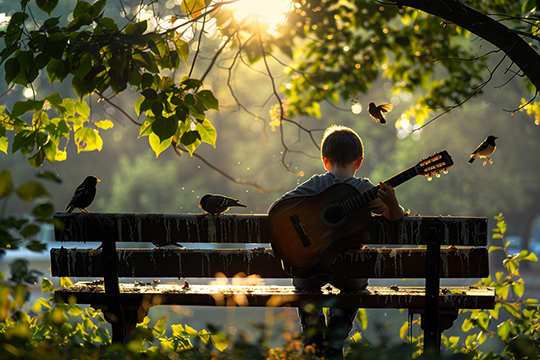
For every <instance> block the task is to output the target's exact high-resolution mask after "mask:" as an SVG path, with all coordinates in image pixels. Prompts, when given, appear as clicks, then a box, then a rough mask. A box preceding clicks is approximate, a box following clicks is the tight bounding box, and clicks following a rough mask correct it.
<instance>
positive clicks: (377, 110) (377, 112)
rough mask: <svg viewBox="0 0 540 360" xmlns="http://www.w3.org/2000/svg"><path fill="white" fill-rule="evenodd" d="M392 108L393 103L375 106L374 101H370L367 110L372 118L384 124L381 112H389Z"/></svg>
mask: <svg viewBox="0 0 540 360" xmlns="http://www.w3.org/2000/svg"><path fill="white" fill-rule="evenodd" d="M393 108H394V105H392V104H382V105H379V106H377V105H375V103H374V102H370V103H369V108H368V112H369V115H370V116H371V117H372V118H374V119H375V120H379V121H380V122H381V125H385V124H386V120H385V119H384V117H383V115H382V113H387V112H390V111H392V109H393Z"/></svg>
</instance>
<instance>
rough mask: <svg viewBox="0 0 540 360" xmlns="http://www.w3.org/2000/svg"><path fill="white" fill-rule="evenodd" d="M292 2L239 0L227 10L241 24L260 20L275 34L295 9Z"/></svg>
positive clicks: (269, 31)
mask: <svg viewBox="0 0 540 360" xmlns="http://www.w3.org/2000/svg"><path fill="white" fill-rule="evenodd" d="M293 6H294V1H292V0H264V1H261V0H239V1H237V2H234V3H232V4H230V5H227V8H228V9H230V10H232V11H233V12H234V17H235V19H236V20H237V21H239V22H245V21H252V20H255V19H258V21H259V22H260V23H263V24H266V25H267V26H268V30H267V32H268V33H272V32H274V31H275V30H276V29H277V28H278V27H279V26H280V25H281V24H282V23H283V22H284V21H285V20H286V19H287V16H288V15H289V13H290V12H291V10H292V9H293Z"/></svg>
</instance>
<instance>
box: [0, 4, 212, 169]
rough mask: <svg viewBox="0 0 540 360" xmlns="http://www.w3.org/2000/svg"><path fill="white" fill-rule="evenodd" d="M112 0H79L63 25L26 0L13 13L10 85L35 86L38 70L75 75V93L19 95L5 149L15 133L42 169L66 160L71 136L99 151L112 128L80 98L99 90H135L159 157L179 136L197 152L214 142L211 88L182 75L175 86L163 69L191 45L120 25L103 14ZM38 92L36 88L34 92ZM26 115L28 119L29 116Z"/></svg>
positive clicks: (5, 126) (135, 25)
mask: <svg viewBox="0 0 540 360" xmlns="http://www.w3.org/2000/svg"><path fill="white" fill-rule="evenodd" d="M106 4H107V1H106V0H99V1H96V2H94V3H93V4H91V3H89V2H86V1H77V4H76V6H75V8H74V10H73V20H72V21H70V22H69V23H67V24H64V25H62V24H61V17H50V18H48V19H46V20H45V21H38V20H36V18H35V17H33V16H30V14H31V13H33V12H35V10H32V9H31V6H32V5H33V2H32V1H27V0H23V1H21V11H19V12H16V13H14V14H13V15H12V16H11V19H10V21H9V24H8V25H7V28H6V30H4V31H0V36H1V37H3V38H4V43H5V47H4V49H3V50H2V51H1V52H0V56H1V60H0V64H3V66H4V69H5V74H6V75H5V81H6V84H7V85H8V86H15V85H17V84H18V85H22V86H24V87H29V88H32V82H33V81H34V80H36V78H37V77H38V76H39V74H40V72H41V71H46V72H47V76H48V79H49V83H50V84H51V85H52V84H54V83H55V82H60V83H62V82H64V81H71V85H72V88H73V91H74V92H75V94H76V95H77V96H78V99H70V98H65V97H63V96H62V95H60V94H59V93H52V94H49V95H47V96H45V97H44V98H43V99H41V100H37V99H35V98H34V99H33V100H27V101H18V102H16V103H15V104H14V105H13V108H12V109H11V111H9V110H8V109H6V108H5V107H1V108H0V118H1V121H0V150H2V151H3V152H5V153H7V149H8V137H7V135H8V133H9V132H13V133H15V136H14V139H13V143H12V144H11V145H12V146H11V152H12V153H15V152H17V151H20V152H21V153H22V154H23V155H24V156H29V162H30V164H31V165H32V166H34V167H36V168H37V167H39V166H41V165H42V164H43V162H44V161H45V160H47V161H49V162H50V163H52V164H54V162H55V161H62V160H65V159H66V157H67V153H66V150H67V144H68V143H69V141H70V138H73V141H74V142H75V144H76V145H77V151H78V152H80V151H93V150H101V148H102V146H103V140H102V139H101V136H100V134H99V129H109V128H111V127H112V126H113V124H112V122H111V121H109V120H102V121H97V122H92V121H91V116H90V115H91V110H90V107H89V106H88V104H87V103H86V102H85V101H83V99H84V98H86V97H87V96H88V95H90V94H93V93H96V94H98V95H99V96H100V97H102V98H103V99H105V100H106V99H107V96H110V95H107V93H108V92H109V91H110V92H111V93H112V96H117V95H119V94H120V93H122V92H124V91H125V90H126V89H127V88H128V86H132V87H134V88H136V89H137V91H138V93H139V96H140V98H139V101H138V102H137V105H136V108H135V110H136V113H137V115H138V116H141V115H142V114H144V115H145V119H144V122H143V123H142V124H138V123H137V124H138V125H141V131H140V136H149V142H150V146H151V147H152V149H154V151H155V153H156V156H157V155H159V154H160V153H161V152H162V151H163V150H165V149H166V148H167V147H168V146H170V145H171V143H172V142H173V141H174V142H175V143H176V144H183V145H184V146H185V147H186V148H187V150H188V151H190V152H193V150H194V149H195V148H197V146H198V145H199V144H200V143H201V142H203V141H204V142H208V143H210V144H212V145H215V139H216V133H215V130H214V128H213V126H212V124H211V123H210V121H209V120H208V119H207V118H206V115H205V112H206V111H208V110H219V105H218V102H217V100H216V99H215V97H214V96H213V94H212V92H211V91H210V90H205V89H203V84H202V82H201V81H199V80H196V79H193V78H190V77H189V76H187V75H186V76H184V77H183V78H182V80H181V81H180V83H178V84H175V83H174V81H173V79H172V78H170V77H169V76H166V75H162V74H161V72H162V71H163V70H176V69H179V68H180V67H181V65H183V64H185V62H186V61H187V57H188V54H189V48H188V46H187V43H186V42H185V41H183V40H181V39H180V36H179V35H178V34H177V33H175V32H174V31H172V30H171V31H163V32H161V33H159V32H157V31H147V30H148V29H147V27H148V24H147V21H146V20H144V21H137V22H132V21H128V22H127V23H126V24H125V25H124V26H119V25H118V24H117V22H116V21H115V20H114V19H112V18H111V17H107V16H105V7H106ZM35 5H37V7H38V8H39V10H41V11H43V12H45V13H47V14H48V15H49V16H50V15H51V13H52V12H53V11H54V10H55V8H56V5H57V2H54V1H53V2H40V1H37V2H36V4H35ZM34 97H35V92H34ZM25 114H28V120H24V118H25Z"/></svg>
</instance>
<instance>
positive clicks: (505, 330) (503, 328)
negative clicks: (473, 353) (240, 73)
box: [497, 320, 512, 340]
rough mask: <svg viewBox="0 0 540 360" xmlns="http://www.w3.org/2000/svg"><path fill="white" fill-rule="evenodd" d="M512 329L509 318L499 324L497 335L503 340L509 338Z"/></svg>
mask: <svg viewBox="0 0 540 360" xmlns="http://www.w3.org/2000/svg"><path fill="white" fill-rule="evenodd" d="M511 329H512V325H511V324H510V320H507V321H505V322H503V323H501V324H499V325H498V326H497V335H499V337H500V338H501V339H502V340H506V339H508V335H510V330H511Z"/></svg>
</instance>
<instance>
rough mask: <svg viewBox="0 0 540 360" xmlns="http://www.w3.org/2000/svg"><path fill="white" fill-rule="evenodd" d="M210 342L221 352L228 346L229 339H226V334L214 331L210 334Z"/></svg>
mask: <svg viewBox="0 0 540 360" xmlns="http://www.w3.org/2000/svg"><path fill="white" fill-rule="evenodd" d="M211 339H212V344H213V345H214V346H215V347H216V349H218V350H219V351H221V352H223V351H225V349H226V348H227V346H229V339H227V336H226V335H225V334H223V333H220V332H218V333H216V334H212V336H211Z"/></svg>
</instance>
